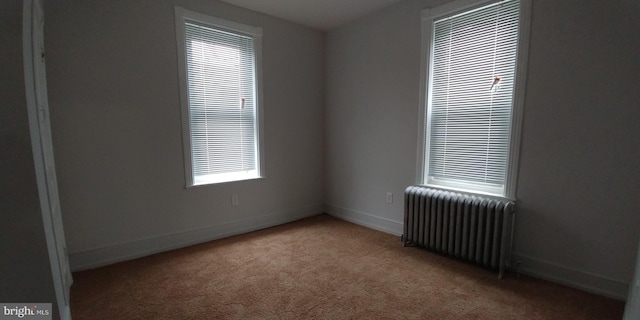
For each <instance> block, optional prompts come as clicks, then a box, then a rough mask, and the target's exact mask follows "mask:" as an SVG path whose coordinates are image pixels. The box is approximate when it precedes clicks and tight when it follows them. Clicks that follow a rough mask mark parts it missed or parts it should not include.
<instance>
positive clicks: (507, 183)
mask: <svg viewBox="0 0 640 320" xmlns="http://www.w3.org/2000/svg"><path fill="white" fill-rule="evenodd" d="M528 6H529V2H528V1H526V0H507V1H491V2H490V1H481V2H480V3H478V1H466V0H463V1H455V2H453V3H450V4H447V5H444V6H442V7H438V8H435V9H427V10H424V12H423V86H422V88H423V90H424V92H422V97H421V112H422V113H423V117H421V119H422V120H423V121H424V122H423V124H422V127H423V128H424V130H422V131H421V132H422V133H421V142H420V147H421V148H424V149H422V150H421V151H420V156H421V159H420V161H419V163H420V168H419V172H420V175H421V176H420V177H419V180H420V181H421V182H422V183H423V184H426V185H430V186H434V187H440V188H448V189H455V190H462V191H468V192H473V193H481V194H489V195H494V196H500V197H507V198H513V197H514V196H515V190H514V189H515V174H516V167H515V166H516V164H517V159H516V157H517V154H518V142H519V135H520V133H519V127H520V125H519V123H520V122H521V117H522V115H521V114H522V111H521V109H522V101H523V100H522V97H523V90H522V89H523V80H524V71H525V68H524V67H525V66H526V62H525V61H526V57H525V54H526V52H527V48H526V45H527V42H526V40H527V39H526V37H527V36H526V35H527V32H526V31H525V29H527V28H528V25H527V23H528V22H527V23H524V21H523V19H522V17H524V16H526V15H528ZM525 9H527V10H525Z"/></svg>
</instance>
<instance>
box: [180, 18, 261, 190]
mask: <svg viewBox="0 0 640 320" xmlns="http://www.w3.org/2000/svg"><path fill="white" fill-rule="evenodd" d="M176 12H177V14H189V13H190V14H191V15H192V16H195V17H199V18H200V19H199V20H193V21H191V20H189V19H188V18H185V19H184V20H179V23H182V25H181V26H179V27H178V30H179V32H180V31H181V32H182V34H183V35H184V40H183V41H184V42H183V43H182V46H183V47H182V48H180V47H179V49H183V50H184V51H183V52H182V54H181V56H183V58H182V59H184V64H185V65H186V67H185V68H184V77H186V93H187V94H186V100H187V112H186V113H183V117H185V116H186V117H187V118H188V120H187V121H183V122H184V123H185V124H187V125H188V129H189V131H188V134H187V137H186V139H187V140H188V141H187V143H186V145H189V146H190V148H188V149H189V150H186V149H187V148H185V153H188V154H189V155H188V156H189V157H188V158H186V160H187V163H188V166H189V165H190V166H189V167H190V168H189V169H190V171H191V172H189V174H190V177H189V178H191V181H189V183H188V185H202V184H209V183H219V182H226V181H235V180H245V179H252V178H257V177H260V155H259V152H260V148H259V130H258V129H259V128H258V115H259V113H258V103H259V101H258V99H257V97H258V93H257V92H258V90H257V77H256V72H257V70H256V68H257V50H256V41H255V40H256V39H255V38H254V37H255V35H253V34H251V33H245V32H239V31H236V30H235V29H234V27H238V26H241V25H239V24H235V23H232V22H225V21H224V20H220V19H217V18H211V17H206V16H203V15H199V14H196V13H191V12H188V11H186V10H184V9H181V8H178V9H176ZM185 12H186V13H185ZM202 17H204V18H202ZM207 18H209V19H211V20H212V21H214V22H216V24H214V25H210V24H207V23H203V22H201V21H200V20H206V19H207ZM221 23H222V24H224V23H228V24H230V25H231V26H232V27H231V28H226V27H225V26H224V25H222V26H220V24H221ZM241 27H243V26H241ZM247 28H251V27H247ZM179 41H180V40H179ZM178 45H179V46H180V43H179V44H178ZM183 89H184V88H183ZM185 156H186V154H185Z"/></svg>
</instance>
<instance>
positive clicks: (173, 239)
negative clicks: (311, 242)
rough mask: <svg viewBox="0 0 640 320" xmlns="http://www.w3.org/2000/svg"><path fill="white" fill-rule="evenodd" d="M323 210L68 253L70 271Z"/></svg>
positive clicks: (278, 214) (252, 219) (279, 214)
mask: <svg viewBox="0 0 640 320" xmlns="http://www.w3.org/2000/svg"><path fill="white" fill-rule="evenodd" d="M321 213H324V206H323V205H313V206H309V207H304V208H299V209H297V210H290V211H282V212H275V213H271V214H267V215H262V216H257V217H250V218H246V219H240V220H235V221H230V222H226V223H222V224H219V225H215V226H210V227H205V228H200V229H196V230H189V231H184V232H176V233H172V234H166V235H162V236H157V237H152V238H146V239H140V240H134V241H130V242H126V243H121V244H116V245H111V246H106V247H101V248H96V249H90V250H86V251H81V252H75V253H71V254H69V264H70V267H71V271H82V270H87V269H93V268H98V267H102V266H106V265H109V264H113V263H117V262H121V261H127V260H132V259H136V258H140V257H144V256H148V255H152V254H155V253H159V252H164V251H169V250H174V249H179V248H184V247H188V246H191V245H195V244H199V243H203V242H207V241H212V240H216V239H222V238H226V237H230V236H234V235H238V234H243V233H247V232H251V231H256V230H260V229H265V228H269V227H273V226H277V225H281V224H285V223H289V222H293V221H296V220H300V219H304V218H308V217H311V216H315V215H318V214H321Z"/></svg>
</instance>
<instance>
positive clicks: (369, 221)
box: [325, 205, 404, 236]
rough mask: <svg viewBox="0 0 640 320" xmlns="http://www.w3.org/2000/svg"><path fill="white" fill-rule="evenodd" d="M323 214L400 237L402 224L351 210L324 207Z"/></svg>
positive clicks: (330, 206) (329, 206)
mask: <svg viewBox="0 0 640 320" xmlns="http://www.w3.org/2000/svg"><path fill="white" fill-rule="evenodd" d="M325 212H326V213H327V214H329V215H331V216H334V217H336V218H339V219H342V220H346V221H349V222H353V223H355V224H359V225H361V226H365V227H368V228H371V229H375V230H378V231H382V232H386V233H390V234H393V235H396V236H400V235H402V232H403V231H402V230H403V226H404V222H402V221H400V222H398V221H393V220H391V219H387V218H381V217H378V216H375V215H373V214H370V213H365V212H361V211H356V210H351V209H347V208H343V207H338V206H333V205H325Z"/></svg>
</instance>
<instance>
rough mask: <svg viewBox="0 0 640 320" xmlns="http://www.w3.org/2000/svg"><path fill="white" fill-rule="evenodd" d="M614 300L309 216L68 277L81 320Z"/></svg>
mask: <svg viewBox="0 0 640 320" xmlns="http://www.w3.org/2000/svg"><path fill="white" fill-rule="evenodd" d="M623 309H624V304H623V303H622V302H620V301H615V300H612V299H608V298H604V297H601V296H597V295H593V294H589V293H585V292H582V291H578V290H574V289H571V288H567V287H563V286H559V285H556V284H552V283H549V282H546V281H542V280H537V279H533V278H529V277H517V276H515V275H511V274H507V276H506V277H505V279H504V280H499V279H498V277H497V274H496V273H494V272H492V271H489V270H485V269H482V268H479V267H476V266H473V265H470V264H466V263H463V262H460V261H456V260H452V259H450V258H446V257H442V256H439V255H437V254H433V253H430V252H427V251H425V250H423V249H418V248H404V247H402V246H401V243H400V240H399V238H398V237H395V236H393V235H389V234H385V233H382V232H378V231H375V230H371V229H367V228H364V227H361V226H357V225H354V224H352V223H349V222H345V221H342V220H339V219H336V218H333V217H330V216H326V215H321V216H316V217H312V218H309V219H305V220H301V221H298V222H294V223H290V224H286V225H283V226H279V227H274V228H270V229H266V230H262V231H257V232H253V233H250V234H245V235H241V236H236V237H231V238H227V239H222V240H217V241H212V242H209V243H205V244H200V245H196V246H192V247H188V248H185V249H180V250H175V251H171V252H165V253H161V254H156V255H153V256H149V257H145V258H141V259H137V260H132V261H127V262H122V263H118V264H115V265H111V266H107V267H103V268H99V269H94V270H89V271H83V272H78V273H75V274H74V284H73V286H72V288H71V312H72V317H73V319H74V320H83V319H91V320H94V319H109V320H113V319H122V320H126V319H174V320H179V319H621V318H622V313H623Z"/></svg>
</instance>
